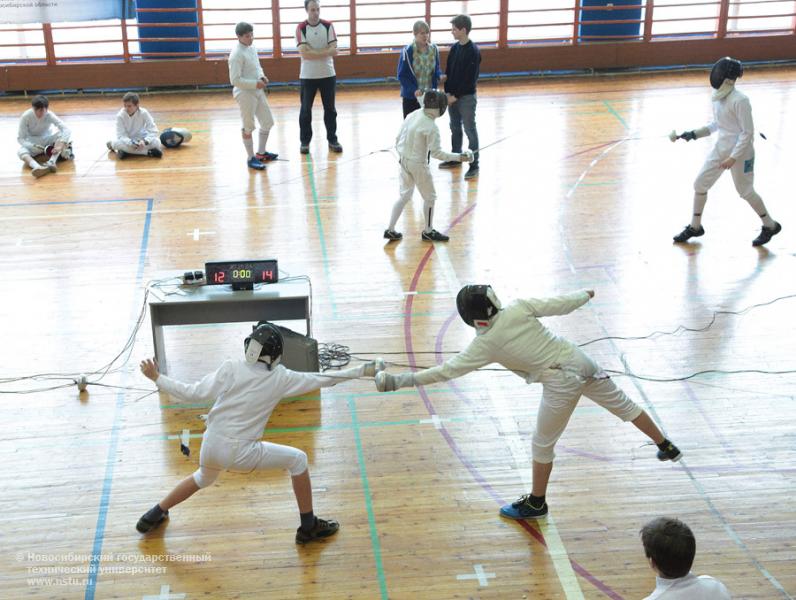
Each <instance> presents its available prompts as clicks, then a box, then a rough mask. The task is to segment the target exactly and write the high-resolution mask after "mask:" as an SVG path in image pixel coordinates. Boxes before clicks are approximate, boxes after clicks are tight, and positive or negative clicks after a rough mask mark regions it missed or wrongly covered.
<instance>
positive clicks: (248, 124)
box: [235, 90, 274, 134]
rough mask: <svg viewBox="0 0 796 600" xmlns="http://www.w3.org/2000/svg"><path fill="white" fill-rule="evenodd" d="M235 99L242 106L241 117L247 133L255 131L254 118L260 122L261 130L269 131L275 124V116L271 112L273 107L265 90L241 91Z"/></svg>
mask: <svg viewBox="0 0 796 600" xmlns="http://www.w3.org/2000/svg"><path fill="white" fill-rule="evenodd" d="M235 100H236V101H237V102H238V106H240V118H241V121H242V123H243V131H244V132H245V133H246V134H249V133H251V132H252V131H254V128H255V125H254V118H255V117H257V122H258V123H259V124H260V131H264V132H265V133H268V132H269V131H271V127H273V126H274V116H273V115H272V114H271V107H270V106H269V105H268V100H267V99H266V97H265V92H264V91H263V90H256V91H250V90H245V91H241V92H240V93H238V94H237V95H236V96H235Z"/></svg>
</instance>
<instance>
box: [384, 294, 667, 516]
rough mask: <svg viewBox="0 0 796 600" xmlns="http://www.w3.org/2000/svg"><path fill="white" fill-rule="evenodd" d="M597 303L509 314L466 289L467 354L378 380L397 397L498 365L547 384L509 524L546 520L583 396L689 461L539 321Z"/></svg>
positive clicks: (460, 305)
mask: <svg viewBox="0 0 796 600" xmlns="http://www.w3.org/2000/svg"><path fill="white" fill-rule="evenodd" d="M592 297H594V292H593V291H592V290H583V291H580V292H575V293H572V294H566V295H563V296H557V297H554V298H538V299H537V298H528V299H524V300H516V301H514V302H512V303H511V304H509V305H508V306H506V307H505V308H503V306H502V304H501V302H500V300H498V298H497V296H496V295H495V292H494V290H492V287H491V286H488V285H467V286H465V287H463V288H462V289H461V290H460V291H459V294H458V295H457V297H456V308H457V309H458V311H459V315H460V316H461V317H462V320H463V321H464V322H465V323H467V324H468V325H470V326H471V327H474V328H475V331H476V337H475V339H474V340H473V341H472V342H470V345H469V346H467V348H465V349H464V350H462V351H461V352H460V353H459V354H457V355H456V356H453V357H451V358H450V359H448V360H447V361H445V363H443V364H442V365H440V366H438V367H434V368H431V369H425V370H423V371H418V372H417V373H402V374H399V375H393V374H391V373H387V372H386V371H385V372H380V373H378V374H377V375H376V388H377V389H378V390H379V391H382V392H384V391H387V392H390V391H394V390H397V389H399V388H402V387H407V386H412V385H414V386H418V385H429V384H432V383H437V382H440V381H448V380H450V379H454V378H456V377H461V376H462V375H464V374H466V373H469V372H470V371H474V370H475V369H478V368H480V367H483V366H485V365H488V364H490V363H493V362H496V363H499V364H501V365H503V366H504V367H506V369H508V370H510V371H513V372H514V373H516V374H517V375H520V376H521V377H523V378H524V379H525V380H526V381H527V382H528V383H533V382H536V381H538V382H540V383H541V384H542V387H543V392H542V402H541V404H540V405H539V414H538V417H537V420H536V430H535V431H534V434H533V444H532V448H533V490H532V491H531V493H529V494H525V495H523V496H522V497H520V499H519V500H517V501H516V502H514V503H512V504H507V505H506V506H503V507H502V508H501V509H500V514H501V515H503V516H504V517H508V518H510V519H536V518H540V517H544V516H545V515H547V503H546V501H545V493H546V490H547V482H548V480H549V479H550V473H551V472H552V470H553V458H554V457H555V454H554V452H553V449H554V447H555V445H556V442H557V441H558V438H560V437H561V434H562V433H564V429H565V428H566V426H567V423H568V422H569V418H570V416H571V415H572V412H573V411H574V410H575V407H576V406H577V404H578V400H579V399H580V397H581V396H582V395H583V396H586V397H587V398H590V399H591V400H593V401H594V402H595V403H597V404H599V405H600V406H602V407H603V408H605V409H607V410H609V411H610V412H612V413H613V414H615V415H616V416H617V417H619V418H620V419H622V420H623V421H630V422H631V423H633V425H635V426H636V427H637V428H638V429H639V430H640V431H642V432H643V433H645V434H646V435H647V436H648V437H649V438H650V439H651V440H652V441H653V442H655V444H656V445H657V446H658V459H659V460H672V461H677V460H679V459H680V457H681V456H682V454H681V453H680V450H678V449H677V447H676V446H675V445H674V444H672V443H671V442H670V441H669V440H668V439H666V437H665V436H664V435H663V433H661V430H660V429H658V427H657V426H656V425H655V423H653V421H652V419H650V417H649V415H647V413H646V412H644V410H642V408H641V407H640V406H638V405H637V404H636V403H635V402H633V401H632V400H631V399H630V398H628V397H627V395H625V393H624V392H623V391H622V390H621V389H619V388H618V387H617V386H616V384H615V383H614V382H613V381H612V380H611V379H610V378H609V377H608V375H607V374H606V373H605V372H604V371H603V370H602V369H601V368H600V367H599V366H598V365H597V363H595V362H594V360H592V359H591V357H589V356H588V355H587V354H586V353H584V352H583V351H582V350H581V349H580V348H578V347H577V346H576V345H575V344H573V343H572V342H570V341H568V340H565V339H563V338H560V337H558V336H556V335H555V334H553V333H552V332H551V331H550V330H549V329H547V327H545V326H544V325H543V324H542V323H541V322H540V321H539V318H540V317H548V316H553V315H565V314H568V313H570V312H572V311H574V310H575V309H577V308H578V307H580V306H582V305H584V304H586V302H588V301H589V299H590V298H592Z"/></svg>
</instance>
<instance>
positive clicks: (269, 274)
mask: <svg viewBox="0 0 796 600" xmlns="http://www.w3.org/2000/svg"><path fill="white" fill-rule="evenodd" d="M273 280H274V272H273V271H263V281H273Z"/></svg>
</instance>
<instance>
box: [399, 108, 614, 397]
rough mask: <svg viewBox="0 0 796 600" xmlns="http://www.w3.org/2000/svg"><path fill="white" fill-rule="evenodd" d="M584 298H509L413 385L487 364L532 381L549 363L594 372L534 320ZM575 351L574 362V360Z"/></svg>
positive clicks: (569, 309)
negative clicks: (461, 347)
mask: <svg viewBox="0 0 796 600" xmlns="http://www.w3.org/2000/svg"><path fill="white" fill-rule="evenodd" d="M416 112H417V111H416ZM407 118H408V117H407ZM588 301H589V294H588V293H587V292H586V291H585V290H583V291H580V292H574V293H571V294H565V295H562V296H556V297H553V298H528V299H525V300H515V301H514V302H512V303H511V304H509V305H508V306H506V307H505V308H503V309H501V310H500V311H499V312H498V313H497V314H496V315H495V316H494V317H493V318H492V320H491V325H490V326H489V328H487V329H485V330H484V331H483V332H481V333H480V334H479V335H477V336H476V338H475V339H474V340H473V341H472V342H470V344H469V345H468V346H467V348H465V349H464V350H463V351H461V352H460V353H459V354H457V355H456V356H453V357H451V358H450V359H448V360H447V361H445V362H444V363H443V364H442V365H440V366H438V367H434V368H432V369H426V370H424V371H419V372H417V373H414V374H413V380H414V381H413V383H414V385H428V384H431V383H437V382H439V381H448V380H449V379H454V378H456V377H460V376H461V375H464V374H465V373H469V372H470V371H474V370H475V369H478V368H480V367H483V366H484V365H488V364H490V363H493V362H496V363H499V364H501V365H503V366H504V367H506V368H507V369H509V370H511V371H514V372H515V373H516V374H517V375H519V376H520V377H523V378H524V379H526V381H528V383H533V382H535V381H538V380H539V375H540V374H541V373H542V371H544V370H545V369H548V368H550V367H551V366H558V367H559V368H562V369H564V370H567V368H568V367H571V368H572V369H573V370H575V371H577V373H576V374H578V375H582V376H585V377H591V376H594V375H595V374H597V373H599V368H598V367H597V365H595V364H594V362H593V361H592V360H591V359H590V358H588V357H587V356H586V355H585V354H583V353H582V352H578V349H577V346H575V344H573V343H572V342H570V341H569V340H566V339H564V338H561V337H558V336H557V335H555V334H554V333H553V332H551V331H550V330H549V329H547V327H545V326H544V325H542V323H541V322H540V321H539V317H549V316H554V315H566V314H568V313H571V312H572V311H573V310H576V309H577V308H579V307H581V306H583V305H584V304H586V303H587V302H588ZM576 353H577V354H578V360H574V359H575V355H576ZM584 360H585V361H586V363H585V364H584V362H583V361H584ZM581 371H582V372H581ZM410 375H411V374H410ZM406 383H409V382H406ZM409 385H411V384H409Z"/></svg>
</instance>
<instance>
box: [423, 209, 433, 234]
mask: <svg viewBox="0 0 796 600" xmlns="http://www.w3.org/2000/svg"><path fill="white" fill-rule="evenodd" d="M423 212H424V213H425V214H426V228H425V229H424V230H423V231H425V232H426V233H428V232H429V231H431V230H432V229H434V227H433V226H432V223H433V221H434V207H433V206H430V205H428V204H425V205H424V206H423Z"/></svg>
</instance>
